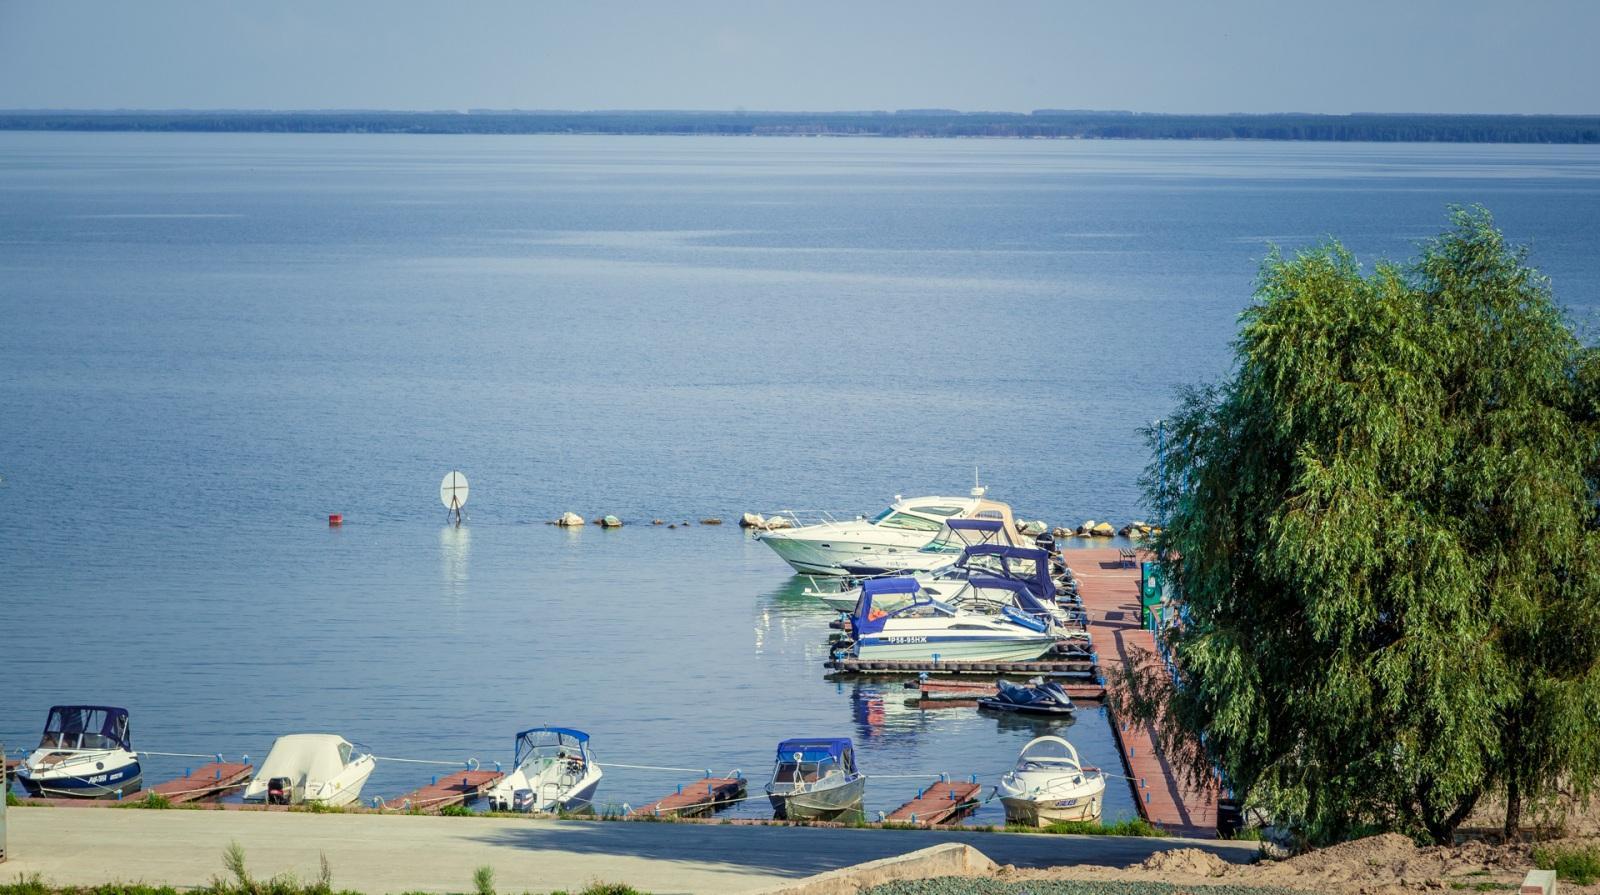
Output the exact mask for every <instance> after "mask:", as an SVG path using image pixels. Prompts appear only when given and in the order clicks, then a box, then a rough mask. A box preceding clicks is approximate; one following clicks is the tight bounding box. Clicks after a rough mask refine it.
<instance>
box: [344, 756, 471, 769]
mask: <svg viewBox="0 0 1600 895" xmlns="http://www.w3.org/2000/svg"><path fill="white" fill-rule="evenodd" d="M372 757H373V758H375V759H377V760H378V761H398V762H403V763H405V764H436V765H443V766H444V767H447V768H459V767H465V768H466V769H467V770H469V771H476V770H477V769H478V768H479V767H481V765H479V764H478V760H477V759H476V758H469V759H467V760H466V761H432V760H429V759H426V758H391V757H389V756H387V755H374V756H372ZM497 764H498V763H497Z"/></svg>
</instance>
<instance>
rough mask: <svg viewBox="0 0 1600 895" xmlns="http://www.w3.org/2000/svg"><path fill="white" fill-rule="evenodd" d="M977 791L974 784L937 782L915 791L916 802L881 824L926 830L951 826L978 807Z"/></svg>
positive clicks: (894, 813)
mask: <svg viewBox="0 0 1600 895" xmlns="http://www.w3.org/2000/svg"><path fill="white" fill-rule="evenodd" d="M980 789H982V787H981V786H979V785H978V784H977V783H975V782H968V783H957V782H954V781H947V780H940V781H938V782H936V783H934V784H933V785H931V786H928V787H927V788H925V789H920V790H918V791H917V797H916V798H914V799H912V800H911V801H909V802H907V803H905V804H904V805H901V806H900V807H899V808H896V809H894V810H893V811H891V812H890V813H889V815H888V816H887V817H885V818H884V821H885V822H887V823H909V824H923V825H926V826H935V825H938V824H947V823H952V822H954V821H957V820H960V819H961V818H962V817H965V816H966V815H968V814H970V813H971V812H972V811H973V810H974V809H975V808H977V807H978V791H979V790H980Z"/></svg>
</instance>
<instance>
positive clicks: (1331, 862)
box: [1247, 833, 1527, 892]
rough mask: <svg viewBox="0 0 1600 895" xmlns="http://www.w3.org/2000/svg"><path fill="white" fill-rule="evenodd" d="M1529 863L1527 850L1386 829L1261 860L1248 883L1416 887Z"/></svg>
mask: <svg viewBox="0 0 1600 895" xmlns="http://www.w3.org/2000/svg"><path fill="white" fill-rule="evenodd" d="M1526 865H1527V855H1526V850H1522V851H1519V850H1518V849H1516V848H1508V847H1506V846H1491V845H1488V844H1485V843H1482V842H1469V843H1467V844H1465V845H1462V846H1459V847H1456V848H1446V847H1441V846H1435V847H1430V848H1418V847H1417V845H1416V843H1414V842H1412V841H1411V839H1409V838H1408V837H1406V836H1402V835H1400V834H1399V833H1385V834H1383V835H1382V836H1371V837H1368V838H1366V839H1357V840H1355V841H1353V842H1344V843H1340V844H1339V845H1334V846H1330V847H1328V848H1324V849H1321V850H1319V851H1314V852H1308V853H1306V854H1303V855H1298V856H1296V857H1293V858H1290V859H1289V860H1287V861H1279V862H1276V863H1265V864H1259V865H1256V866H1255V867H1253V868H1251V869H1250V870H1249V871H1248V872H1247V876H1248V877H1249V880H1250V882H1259V883H1279V884H1283V885H1292V886H1297V887H1305V886H1318V885H1325V886H1329V887H1333V886H1334V885H1335V884H1361V891H1370V892H1381V891H1384V890H1386V889H1387V888H1389V887H1397V888H1399V889H1407V888H1412V887H1415V886H1418V885H1425V884H1428V883H1430V882H1437V881H1441V880H1444V879H1447V878H1450V877H1456V876H1461V875H1463V874H1473V873H1484V872H1493V871H1503V870H1514V869H1516V868H1519V867H1525V866H1526Z"/></svg>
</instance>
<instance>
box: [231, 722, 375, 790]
mask: <svg viewBox="0 0 1600 895" xmlns="http://www.w3.org/2000/svg"><path fill="white" fill-rule="evenodd" d="M377 766H378V760H377V758H375V757H374V756H373V755H372V754H371V753H370V752H358V751H357V747H356V744H354V743H352V742H350V741H349V740H347V739H345V738H344V737H342V736H339V735H337V734H332V733H292V734H288V735H287V736H281V737H278V739H277V741H276V742H274V743H273V744H272V751H271V752H268V753H267V760H266V761H263V762H262V763H261V770H259V771H257V772H256V776H255V779H254V780H251V781H250V785H248V786H246V787H245V790H244V800H245V801H246V802H266V803H267V804H269V805H300V804H304V803H306V802H318V803H320V804H323V805H328V806H330V807H332V806H338V805H348V804H350V803H351V802H354V801H355V800H356V799H357V798H360V796H361V787H363V786H365V785H366V783H367V778H368V777H371V776H372V771H373V769H374V768H376V767H377Z"/></svg>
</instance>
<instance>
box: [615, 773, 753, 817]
mask: <svg viewBox="0 0 1600 895" xmlns="http://www.w3.org/2000/svg"><path fill="white" fill-rule="evenodd" d="M746 786H747V783H746V781H745V779H744V778H743V777H705V778H702V779H700V780H696V781H695V782H693V783H688V784H685V785H683V786H680V787H678V791H677V792H675V793H673V794H672V795H670V796H666V797H664V798H660V799H657V800H655V801H654V802H651V803H650V804H648V805H641V806H639V807H638V808H635V809H633V810H632V811H629V812H628V816H629V817H666V816H669V815H671V816H677V817H703V816H705V815H707V814H711V813H712V812H715V811H720V810H722V809H723V808H726V807H728V806H729V805H732V804H733V803H735V802H737V801H739V800H740V799H742V798H744V794H745V787H746Z"/></svg>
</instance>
